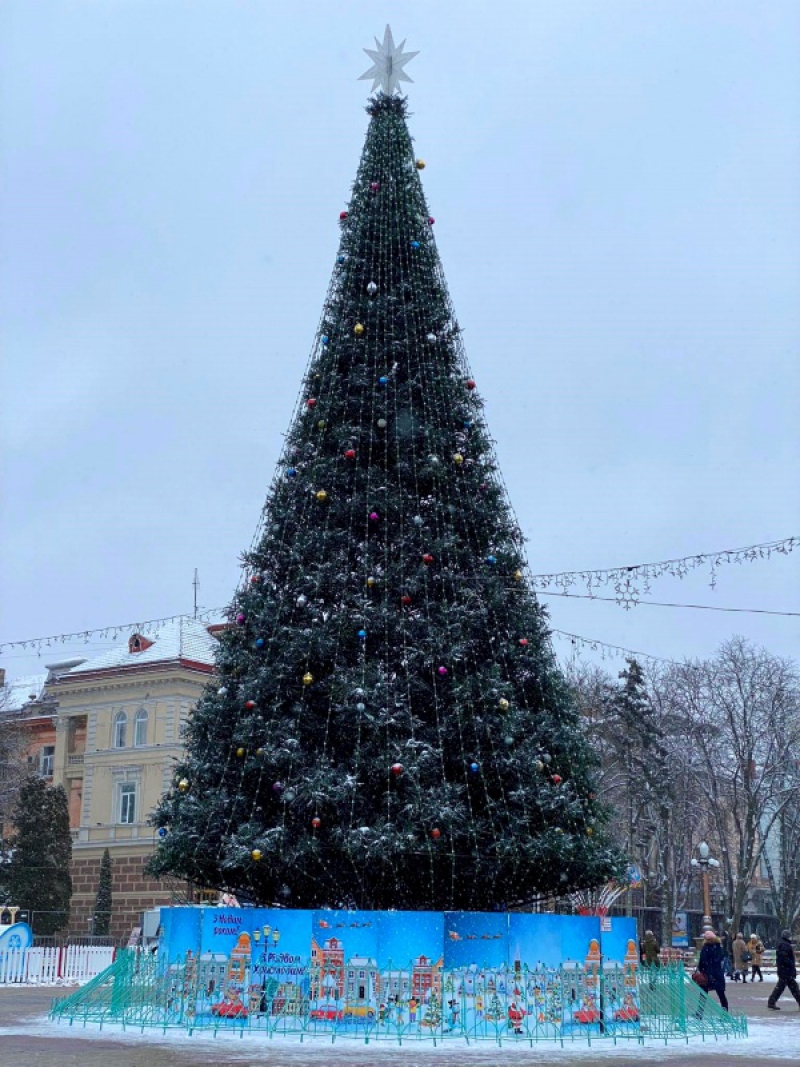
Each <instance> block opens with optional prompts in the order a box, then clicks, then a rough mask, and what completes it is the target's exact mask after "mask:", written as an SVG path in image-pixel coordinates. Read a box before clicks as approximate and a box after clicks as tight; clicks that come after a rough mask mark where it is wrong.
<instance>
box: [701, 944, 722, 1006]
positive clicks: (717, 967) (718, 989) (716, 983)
mask: <svg viewBox="0 0 800 1067" xmlns="http://www.w3.org/2000/svg"><path fill="white" fill-rule="evenodd" d="M703 937H704V938H705V943H704V945H703V947H702V948H701V949H700V959H699V961H698V964H697V969H698V971H702V972H703V974H704V975H705V976H706V978H707V979H708V990H707V992H709V993H710V992H711V991H712V990H713V991H714V992H715V993H716V994H717V996H718V997H719V1002H720V1004H721V1005H722V1007H723V1008H724V1009H725V1011H727V1010H728V998H727V997H726V996H725V967H724V961H725V954H724V952H723V951H722V943H721V942H720V939H719V938H718V937H717V935H716V934H715V933H714V931H713V930H706V932H705V933H704V934H703Z"/></svg>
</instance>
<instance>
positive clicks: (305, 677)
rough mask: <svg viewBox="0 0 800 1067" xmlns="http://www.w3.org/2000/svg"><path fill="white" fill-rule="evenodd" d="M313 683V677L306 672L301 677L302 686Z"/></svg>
mask: <svg viewBox="0 0 800 1067" xmlns="http://www.w3.org/2000/svg"><path fill="white" fill-rule="evenodd" d="M313 681H314V675H313V674H310V673H309V672H308V671H306V673H305V674H304V675H303V685H311V683H312V682H313Z"/></svg>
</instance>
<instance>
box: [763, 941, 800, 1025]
mask: <svg viewBox="0 0 800 1067" xmlns="http://www.w3.org/2000/svg"><path fill="white" fill-rule="evenodd" d="M775 963H776V964H777V967H778V982H777V985H776V986H775V988H774V989H773V990H772V992H771V993H770V995H769V1000H768V1001H767V1007H768V1008H771V1009H772V1010H773V1011H780V1010H781V1009H780V1008H779V1007H778V998H779V997H780V995H781V993H783V991H784V989H788V990H789V992H790V993H791V994H792V996H793V997H794V999H795V1000H796V1001H797V1003H798V1005H800V988H799V987H798V985H797V962H796V961H795V958H794V948H793V946H792V931H791V930H782V931H781V939H780V941H779V942H778V948H777V950H776V952H775Z"/></svg>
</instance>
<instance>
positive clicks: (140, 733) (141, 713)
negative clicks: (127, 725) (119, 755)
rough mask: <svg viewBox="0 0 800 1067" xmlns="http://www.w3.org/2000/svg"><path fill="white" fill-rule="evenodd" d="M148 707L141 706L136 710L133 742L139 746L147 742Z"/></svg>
mask: <svg viewBox="0 0 800 1067" xmlns="http://www.w3.org/2000/svg"><path fill="white" fill-rule="evenodd" d="M149 717H150V716H149V715H148V714H147V708H139V710H138V711H137V712H136V722H135V725H134V730H133V743H134V745H136V747H137V748H141V746H142V745H146V744H147V720H148V719H149Z"/></svg>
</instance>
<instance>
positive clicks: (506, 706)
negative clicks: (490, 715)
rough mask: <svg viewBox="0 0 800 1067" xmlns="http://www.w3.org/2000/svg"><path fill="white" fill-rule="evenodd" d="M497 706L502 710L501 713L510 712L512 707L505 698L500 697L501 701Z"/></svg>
mask: <svg viewBox="0 0 800 1067" xmlns="http://www.w3.org/2000/svg"><path fill="white" fill-rule="evenodd" d="M497 706H498V707H499V708H500V710H501V711H508V709H509V707H510V706H511V705H510V704H509V703H508V701H507V700H506V698H505V697H500V700H499V701H498V702H497Z"/></svg>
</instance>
